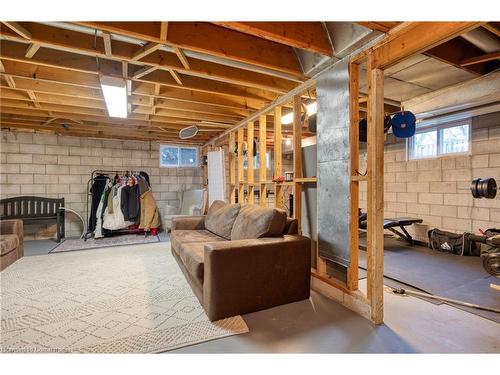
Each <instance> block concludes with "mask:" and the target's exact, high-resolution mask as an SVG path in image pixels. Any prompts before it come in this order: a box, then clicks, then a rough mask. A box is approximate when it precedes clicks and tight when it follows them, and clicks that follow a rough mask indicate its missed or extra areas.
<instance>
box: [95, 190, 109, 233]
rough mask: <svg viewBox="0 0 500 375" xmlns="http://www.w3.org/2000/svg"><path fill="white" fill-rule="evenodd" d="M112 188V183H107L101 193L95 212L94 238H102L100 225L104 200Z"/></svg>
mask: <svg viewBox="0 0 500 375" xmlns="http://www.w3.org/2000/svg"><path fill="white" fill-rule="evenodd" d="M111 188H112V183H111V181H109V180H108V181H107V182H106V185H105V186H104V189H103V191H102V193H101V198H100V200H99V205H98V206H97V210H96V225H95V230H94V238H102V237H104V235H103V233H102V224H103V210H104V206H105V204H104V198H105V196H106V193H107V192H109V190H110V189H111Z"/></svg>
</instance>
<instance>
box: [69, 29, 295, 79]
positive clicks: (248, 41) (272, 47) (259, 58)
mask: <svg viewBox="0 0 500 375" xmlns="http://www.w3.org/2000/svg"><path fill="white" fill-rule="evenodd" d="M78 24H80V25H84V26H88V27H92V28H95V29H98V30H106V31H109V32H112V33H116V34H121V35H125V36H130V37H134V38H138V39H142V40H147V41H149V42H154V43H165V44H167V45H170V46H175V47H179V48H182V49H186V50H191V51H197V52H202V53H206V54H208V55H212V56H218V57H222V58H225V59H230V60H235V61H240V62H244V63H248V64H253V65H257V66H261V67H266V68H270V69H274V70H277V71H280V72H286V73H289V74H293V75H295V76H297V77H301V78H304V75H303V73H302V70H301V68H300V64H299V61H298V59H297V56H296V55H295V53H294V51H293V48H292V47H290V46H284V45H281V44H278V43H275V42H271V41H268V40H264V39H262V38H258V37H254V36H251V35H245V34H243V33H240V32H237V31H234V30H229V29H226V28H224V27H221V26H217V25H213V24H210V23H206V22H169V24H168V35H167V38H166V40H161V39H160V37H159V36H160V28H161V22H78Z"/></svg>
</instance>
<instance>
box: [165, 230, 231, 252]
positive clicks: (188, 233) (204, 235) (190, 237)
mask: <svg viewBox="0 0 500 375" xmlns="http://www.w3.org/2000/svg"><path fill="white" fill-rule="evenodd" d="M216 241H225V239H224V238H222V237H219V236H217V235H216V234H213V233H211V232H209V231H208V230H173V231H172V233H170V243H171V245H172V249H173V250H174V251H175V252H176V253H177V255H179V256H180V253H179V250H180V248H181V245H183V244H186V243H193V242H216Z"/></svg>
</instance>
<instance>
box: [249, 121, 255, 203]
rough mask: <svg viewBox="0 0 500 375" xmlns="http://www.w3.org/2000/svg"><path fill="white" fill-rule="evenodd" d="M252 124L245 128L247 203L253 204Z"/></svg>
mask: <svg viewBox="0 0 500 375" xmlns="http://www.w3.org/2000/svg"><path fill="white" fill-rule="evenodd" d="M253 134H254V127H253V122H249V123H248V127H247V182H248V191H247V192H248V198H247V199H248V203H252V204H253V203H254V182H255V181H254V178H253V176H254V174H253V172H254V170H253V160H254V156H253Z"/></svg>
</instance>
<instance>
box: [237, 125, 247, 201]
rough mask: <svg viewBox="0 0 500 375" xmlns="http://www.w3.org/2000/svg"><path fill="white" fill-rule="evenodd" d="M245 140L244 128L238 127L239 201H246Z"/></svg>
mask: <svg viewBox="0 0 500 375" xmlns="http://www.w3.org/2000/svg"><path fill="white" fill-rule="evenodd" d="M244 141H245V133H244V129H243V128H240V129H238V181H237V184H238V203H244V202H245V185H244V184H243V180H244V178H245V173H244V170H243V142H244Z"/></svg>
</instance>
